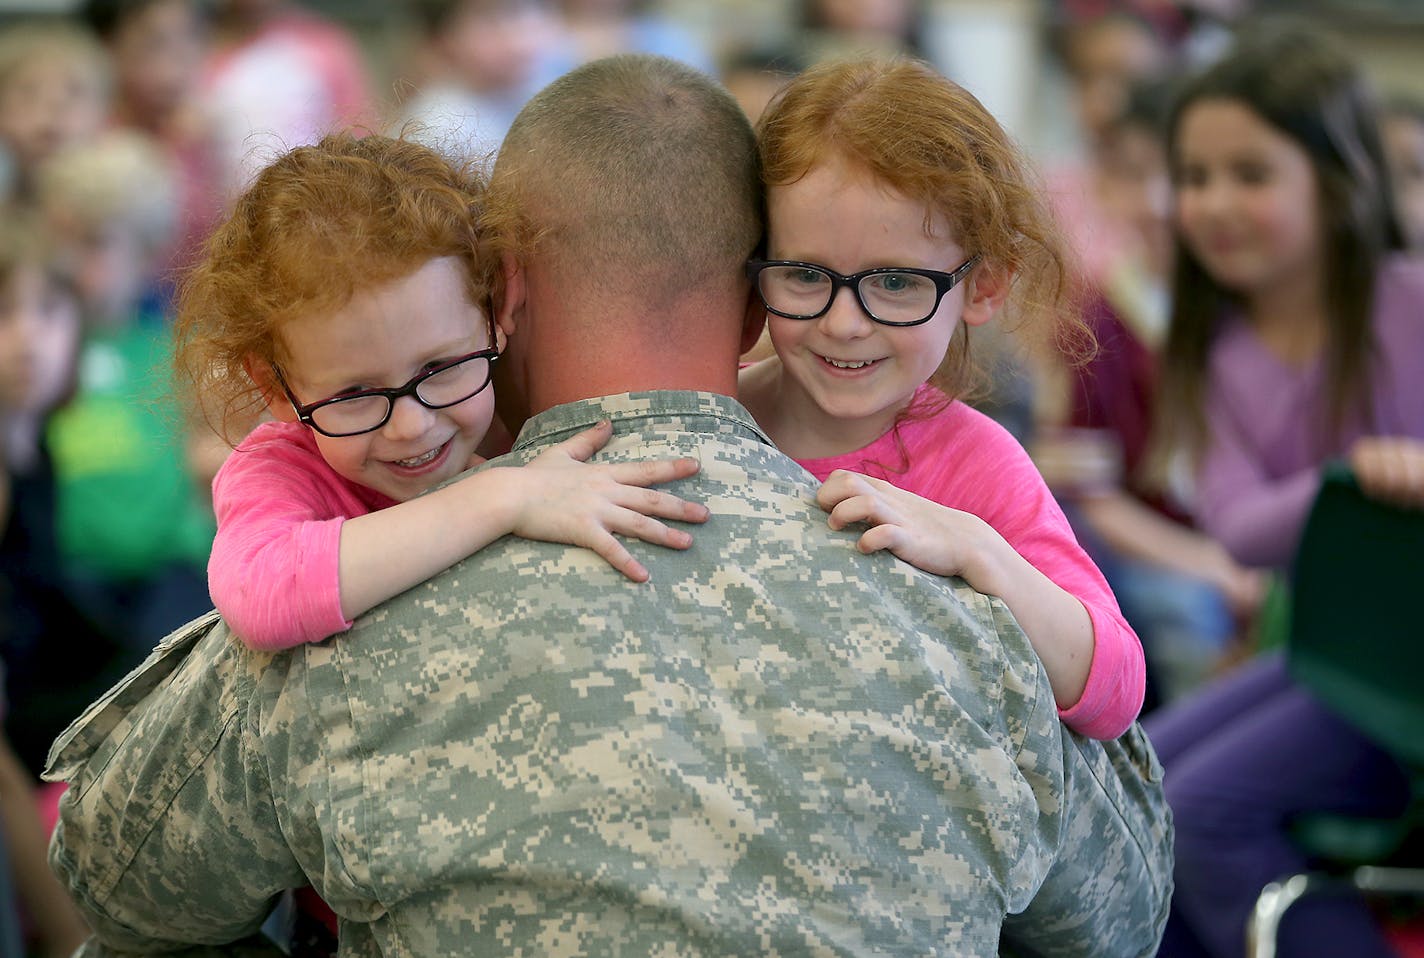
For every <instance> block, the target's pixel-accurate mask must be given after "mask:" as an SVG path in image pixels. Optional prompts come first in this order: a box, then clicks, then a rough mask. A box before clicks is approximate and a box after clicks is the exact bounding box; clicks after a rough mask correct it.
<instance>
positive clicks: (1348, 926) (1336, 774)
mask: <svg viewBox="0 0 1424 958" xmlns="http://www.w3.org/2000/svg"><path fill="white" fill-rule="evenodd" d="M1376 117H1377V106H1376V103H1375V101H1374V98H1373V95H1372V93H1371V91H1370V89H1369V88H1368V86H1367V84H1366V82H1365V80H1364V78H1363V74H1362V73H1361V71H1360V70H1359V68H1358V67H1357V65H1356V64H1355V63H1353V62H1352V61H1351V60H1350V59H1349V58H1348V57H1347V56H1346V55H1344V54H1343V53H1342V52H1340V51H1339V50H1337V49H1336V48H1335V47H1334V46H1333V45H1331V44H1330V43H1328V42H1326V41H1325V40H1324V39H1323V38H1322V37H1320V36H1318V35H1316V34H1313V33H1310V32H1306V31H1303V30H1300V29H1294V28H1285V27H1282V28H1276V29H1270V30H1264V31H1262V32H1261V33H1260V34H1258V35H1254V36H1251V37H1247V38H1245V39H1243V40H1242V41H1241V43H1240V44H1239V45H1238V47H1236V48H1235V49H1234V50H1233V51H1232V52H1230V53H1228V54H1227V55H1226V57H1225V58H1224V59H1222V60H1221V61H1220V62H1218V63H1217V64H1215V65H1214V66H1212V67H1210V68H1209V69H1207V71H1206V72H1204V73H1203V74H1201V75H1200V76H1198V77H1196V78H1195V79H1194V80H1192V81H1191V82H1190V83H1189V84H1188V85H1187V86H1186V87H1185V88H1184V90H1183V91H1182V94H1181V96H1180V97H1179V98H1178V100H1177V101H1176V105H1175V107H1174V109H1173V112H1172V116H1171V121H1170V124H1169V128H1168V129H1169V137H1168V144H1169V156H1170V160H1171V166H1172V173H1173V180H1174V182H1175V187H1176V201H1175V212H1176V224H1177V231H1178V236H1179V239H1180V244H1179V251H1178V254H1177V262H1176V275H1175V282H1174V298H1173V309H1172V318H1171V326H1170V330H1169V333H1168V339H1167V345H1166V351H1165V354H1164V368H1163V382H1162V397H1163V398H1162V402H1161V404H1160V405H1159V412H1160V413H1161V415H1162V423H1163V426H1164V433H1163V434H1162V435H1161V437H1160V438H1162V439H1163V440H1164V441H1166V442H1168V443H1169V448H1180V449H1185V450H1186V451H1187V453H1188V455H1189V456H1190V457H1191V460H1192V462H1193V463H1194V464H1195V467H1196V475H1197V479H1198V490H1197V500H1196V508H1197V513H1198V516H1199V519H1200V521H1201V524H1202V526H1203V528H1205V529H1206V531H1207V532H1208V533H1210V534H1212V535H1213V536H1214V537H1216V538H1217V539H1218V540H1219V541H1221V542H1222V543H1223V544H1225V545H1226V547H1227V549H1228V550H1230V551H1231V552H1232V554H1233V555H1234V556H1235V558H1236V559H1237V561H1239V562H1243V563H1249V564H1255V565H1263V566H1271V567H1275V568H1278V569H1280V568H1284V567H1286V566H1287V565H1288V563H1289V562H1290V560H1291V558H1292V556H1293V554H1294V551H1295V549H1296V544H1297V542H1298V540H1299V536H1300V532H1301V527H1302V525H1303V523H1304V521H1305V518H1306V514H1307V512H1308V510H1309V508H1310V504H1311V502H1312V500H1313V498H1314V496H1315V494H1316V491H1317V489H1318V487H1319V485H1320V478H1321V469H1322V466H1323V465H1324V463H1325V462H1326V461H1327V460H1329V459H1333V458H1343V459H1345V460H1346V461H1347V462H1349V464H1350V465H1351V466H1352V467H1353V469H1354V471H1355V474H1356V476H1357V478H1358V480H1359V483H1360V486H1361V488H1362V489H1363V490H1364V491H1365V492H1366V494H1368V495H1372V496H1376V497H1379V498H1381V499H1385V500H1388V501H1391V502H1396V503H1400V504H1403V505H1406V506H1413V507H1416V508H1424V314H1421V313H1420V311H1419V304H1420V303H1421V302H1424V263H1421V262H1419V261H1418V260H1410V259H1409V258H1407V257H1404V256H1401V255H1399V253H1398V250H1399V249H1400V248H1401V247H1402V245H1403V235H1402V233H1401V230H1400V228H1399V223H1398V220H1397V218H1396V216H1395V214H1394V208H1393V203H1392V197H1391V195H1390V178H1389V171H1388V169H1387V166H1386V163H1385V159H1384V150H1383V146H1382V144H1381V137H1380V133H1379V129H1378V124H1377V119H1376ZM1341 598H1342V601H1347V598H1346V597H1344V596H1342V597H1341ZM1360 621H1361V628H1368V609H1362V610H1361V620H1360ZM1342 638H1343V637H1342ZM1148 728H1149V731H1150V732H1151V734H1152V738H1153V741H1154V743H1155V744H1156V746H1157V749H1158V753H1159V754H1160V756H1161V758H1162V761H1163V764H1164V765H1165V767H1166V770H1167V772H1166V789H1167V797H1168V801H1169V803H1170V804H1171V806H1172V809H1173V811H1174V813H1175V818H1176V825H1177V845H1176V848H1177V867H1176V894H1175V896H1174V899H1173V915H1172V920H1171V922H1170V923H1169V931H1168V937H1167V941H1166V942H1164V945H1163V948H1162V951H1161V954H1162V955H1163V956H1165V958H1174V956H1182V955H1212V956H1218V958H1225V956H1239V955H1241V954H1242V950H1243V941H1244V934H1245V928H1246V922H1247V916H1248V915H1249V913H1250V911H1251V908H1252V905H1253V903H1254V902H1255V899H1256V896H1257V895H1258V894H1259V893H1260V891H1261V888H1262V887H1263V886H1264V885H1265V884H1266V883H1267V882H1269V881H1272V880H1274V879H1276V878H1279V877H1280V876H1282V875H1287V874H1292V873H1294V872H1298V871H1301V870H1303V869H1304V867H1305V865H1306V862H1305V860H1304V856H1303V855H1302V853H1301V852H1300V851H1298V850H1297V849H1296V847H1295V846H1294V845H1293V844H1292V842H1291V840H1290V836H1289V834H1288V830H1287V825H1288V824H1289V822H1290V821H1291V820H1292V819H1293V818H1294V817H1295V816H1297V815H1300V814H1304V813H1310V812H1327V813H1334V814H1345V815H1357V816H1365V817H1389V816H1392V815H1396V814H1398V813H1399V812H1400V811H1401V810H1402V809H1403V808H1404V807H1405V805H1406V803H1407V802H1408V800H1409V794H1410V789H1409V783H1408V780H1407V778H1406V776H1405V774H1404V772H1403V770H1402V769H1401V768H1400V767H1399V765H1398V764H1397V763H1396V762H1395V761H1394V760H1393V759H1392V758H1391V757H1390V756H1389V755H1387V754H1386V753H1384V752H1382V751H1381V750H1380V749H1379V748H1377V747H1376V746H1375V745H1373V744H1372V743H1371V742H1370V741H1369V740H1368V739H1367V738H1365V737H1364V736H1363V735H1362V734H1360V733H1359V732H1357V731H1355V730H1354V729H1353V728H1352V727H1351V726H1349V725H1347V724H1346V723H1345V722H1344V721H1342V720H1341V719H1338V718H1336V717H1335V716H1334V715H1333V713H1331V712H1329V711H1328V710H1327V709H1325V708H1324V707H1323V706H1321V705H1320V704H1318V702H1317V701H1316V700H1315V699H1314V698H1313V697H1312V696H1311V695H1310V694H1309V693H1307V692H1306V691H1305V690H1303V689H1302V688H1301V687H1299V686H1298V685H1296V684H1295V683H1294V682H1293V681H1292V680H1291V679H1290V678H1289V677H1288V675H1287V674H1286V670H1285V667H1284V664H1283V661H1282V658H1281V657H1280V656H1279V655H1278V654H1269V655H1264V656H1261V657H1259V658H1257V659H1255V660H1253V661H1252V662H1250V663H1248V664H1246V665H1243V666H1241V667H1239V668H1238V669H1237V670H1235V671H1234V672H1233V673H1231V674H1230V675H1228V676H1227V677H1226V678H1225V679H1221V680H1218V681H1217V682H1216V683H1215V684H1213V685H1212V686H1210V687H1208V688H1206V689H1204V690H1202V691H1201V692H1200V693H1198V694H1197V695H1195V696H1193V697H1191V698H1189V699H1187V700H1185V701H1184V702H1182V703H1180V704H1179V705H1176V706H1174V707H1171V708H1168V709H1166V710H1163V711H1162V712H1159V713H1158V714H1157V715H1156V716H1153V717H1152V718H1150V719H1149V721H1148ZM1279 947H1280V950H1281V953H1282V954H1330V955H1344V954H1348V955H1352V956H1361V958H1365V956H1368V958H1374V956H1379V958H1386V956H1390V955H1392V951H1391V949H1390V947H1389V946H1388V944H1387V943H1386V942H1385V940H1384V938H1383V937H1382V935H1381V933H1380V932H1379V930H1378V928H1377V927H1376V925H1375V922H1374V921H1373V920H1372V917H1371V915H1370V913H1369V912H1368V910H1367V909H1366V908H1365V906H1364V904H1363V903H1362V902H1361V901H1360V900H1359V899H1358V898H1357V897H1354V896H1348V895H1320V896H1311V897H1310V898H1307V899H1306V900H1304V901H1302V902H1300V903H1299V904H1297V905H1296V906H1295V907H1293V908H1292V910H1291V918H1290V920H1289V921H1288V922H1286V923H1285V924H1284V925H1283V926H1282V928H1281V936H1280V946H1279Z"/></svg>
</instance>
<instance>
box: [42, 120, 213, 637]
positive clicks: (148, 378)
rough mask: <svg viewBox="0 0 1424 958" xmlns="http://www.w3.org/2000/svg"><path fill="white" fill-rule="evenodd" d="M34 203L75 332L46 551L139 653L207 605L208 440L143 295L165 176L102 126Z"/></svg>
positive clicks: (140, 145) (57, 435)
mask: <svg viewBox="0 0 1424 958" xmlns="http://www.w3.org/2000/svg"><path fill="white" fill-rule="evenodd" d="M36 199H37V204H38V207H39V209H40V210H41V212H42V215H43V218H44V221H45V226H46V229H47V230H49V231H50V233H51V235H52V236H53V237H54V240H55V242H56V244H57V246H58V248H59V250H60V252H61V254H62V255H63V256H64V257H65V259H66V262H67V268H68V269H69V271H70V274H71V276H72V278H73V283H74V288H75V290H76V292H77V293H78V294H79V301H80V308H81V311H82V313H83V317H84V323H85V331H84V343H83V346H82V348H81V351H80V358H79V375H78V386H77V390H76V394H75V397H74V399H73V401H71V402H70V403H68V404H67V405H66V406H65V407H64V408H63V409H61V410H59V411H58V412H57V413H56V414H55V415H54V417H53V418H52V419H51V421H50V424H49V432H48V439H49V443H50V449H51V451H52V453H53V455H54V465H55V475H56V478H57V480H58V528H59V543H60V548H61V550H62V554H63V556H64V558H65V560H66V561H67V562H68V563H70V565H71V568H72V570H73V572H74V574H75V576H76V578H77V579H78V580H79V582H78V583H77V584H78V586H79V588H80V589H81V591H82V596H83V598H84V601H85V602H86V603H87V604H88V605H89V606H90V608H91V611H92V614H93V615H94V616H95V617H96V618H98V619H99V620H101V621H105V622H109V623H112V624H114V626H115V627H116V628H117V629H118V630H119V631H120V632H121V634H123V635H124V637H125V639H126V641H127V642H129V643H130V646H131V648H132V650H133V652H134V653H135V654H136V655H138V656H139V657H140V658H141V657H142V655H143V654H147V652H148V650H149V649H150V648H151V647H152V645H153V643H154V642H155V641H156V640H157V639H158V638H160V637H162V636H163V635H165V634H166V633H167V632H168V631H169V630H171V629H173V628H176V627H177V626H179V625H181V624H182V623H184V622H186V621H188V620H189V619H191V618H192V617H193V616H195V615H198V614H200V613H201V612H203V611H205V610H206V609H207V608H209V607H210V604H209V602H208V598H207V588H206V582H205V577H204V575H203V569H204V566H205V565H206V562H207V556H208V549H209V548H210V546H211V543H212V535H213V518H212V511H211V507H210V506H209V504H208V501H207V492H206V486H207V483H208V481H209V479H210V475H202V474H200V473H199V472H197V471H196V469H195V466H194V465H193V463H195V462H196V461H197V460H198V459H199V458H201V457H200V456H199V455H198V453H199V450H200V449H202V448H205V447H206V446H208V445H212V444H214V443H213V442H212V440H211V438H210V437H208V436H206V435H204V434H202V433H198V432H195V431H194V430H192V429H191V428H190V426H189V424H188V423H186V422H185V421H184V420H183V417H182V415H181V412H180V410H179V409H178V407H177V405H176V404H175V403H174V401H173V395H172V388H171V383H170V381H169V378H168V376H167V375H166V372H167V370H168V369H169V367H170V364H171V362H172V351H171V350H172V337H171V334H170V330H169V325H168V323H169V320H168V317H167V315H166V314H165V313H164V312H163V311H162V310H161V309H157V308H155V307H154V305H153V298H152V296H151V292H152V290H153V288H154V283H155V282H156V280H157V277H158V275H159V272H160V271H161V270H162V268H163V266H164V265H165V264H164V258H165V256H166V254H167V251H168V250H169V249H170V244H171V243H172V240H173V236H174V229H175V222H176V211H177V189H176V183H175V179H174V174H173V170H172V167H171V166H170V164H169V163H168V160H167V157H166V156H165V155H164V153H163V151H162V150H161V149H160V148H159V147H158V146H157V144H155V143H154V142H153V141H152V140H151V139H150V138H148V137H146V136H144V135H143V134H140V133H137V132H133V131H125V130H110V131H108V132H106V133H104V134H103V135H102V136H101V137H98V138H96V139H95V140H93V141H92V142H88V143H81V144H76V145H73V146H71V147H69V148H67V149H65V150H63V151H61V152H60V153H57V154H56V155H55V156H54V157H52V158H51V159H50V160H49V161H47V162H46V163H45V164H44V166H43V167H42V168H41V169H40V171H39V175H38V177H37V183H36ZM135 661H137V660H135Z"/></svg>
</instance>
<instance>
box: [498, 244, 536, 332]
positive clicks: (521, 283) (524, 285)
mask: <svg viewBox="0 0 1424 958" xmlns="http://www.w3.org/2000/svg"><path fill="white" fill-rule="evenodd" d="M500 269H501V270H502V271H503V273H504V289H503V290H501V292H500V295H499V299H498V301H497V302H496V303H495V304H494V311H495V312H494V322H495V327H496V332H495V336H496V338H497V339H499V342H498V343H497V345H498V346H499V348H500V350H501V351H503V350H504V346H505V343H506V342H507V341H508V339H509V337H510V336H513V335H514V330H515V329H516V328H517V327H518V325H519V317H520V316H521V315H523V313H524V304H525V302H526V301H527V299H528V297H529V284H528V280H527V278H526V276H525V273H524V265H523V264H522V263H520V262H519V260H518V259H516V258H515V257H514V256H513V254H511V253H505V254H504V255H503V256H502V257H501V258H500Z"/></svg>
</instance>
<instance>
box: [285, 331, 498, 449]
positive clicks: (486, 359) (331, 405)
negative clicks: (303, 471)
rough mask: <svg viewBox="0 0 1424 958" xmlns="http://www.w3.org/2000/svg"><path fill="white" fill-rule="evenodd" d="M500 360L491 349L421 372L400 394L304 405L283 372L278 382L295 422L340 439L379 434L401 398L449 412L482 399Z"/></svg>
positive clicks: (379, 392)
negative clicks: (468, 401)
mask: <svg viewBox="0 0 1424 958" xmlns="http://www.w3.org/2000/svg"><path fill="white" fill-rule="evenodd" d="M498 358H499V350H498V349H496V348H495V347H493V346H489V347H486V348H485V349H477V350H475V351H474V352H472V353H466V354H465V355H463V356H457V357H455V358H454V359H451V360H449V361H447V362H443V363H440V364H438V365H435V366H431V367H430V368H429V369H424V370H421V371H420V372H419V373H417V374H416V375H415V376H413V377H411V379H410V381H409V382H407V383H406V384H405V385H404V386H400V387H398V388H396V389H360V390H356V391H355V392H349V393H341V394H340V395H336V396H332V397H331V398H329V399H323V400H320V401H319V402H313V403H305V404H303V403H301V402H298V401H297V397H296V396H293V395H292V390H291V389H290V388H289V387H288V386H287V381H286V380H285V379H283V378H282V373H281V371H280V370H279V371H277V381H278V382H280V383H281V384H282V390H283V391H284V392H285V393H286V394H287V399H288V401H289V402H291V404H292V409H293V410H295V411H296V414H297V419H299V420H301V421H302V422H304V423H306V424H307V425H308V426H310V427H311V428H313V429H315V430H316V431H317V432H319V433H321V434H322V435H323V436H329V437H331V438H332V439H341V438H344V437H346V436H359V435H360V434H361V433H364V432H374V431H375V430H377V429H380V428H381V427H382V426H384V425H385V424H386V423H387V422H389V421H390V418H391V412H392V411H393V410H394V409H395V405H396V400H397V399H400V398H401V397H402V396H410V397H412V398H413V399H414V400H415V401H416V402H418V403H420V404H421V405H422V406H424V407H425V408H426V409H445V408H447V407H449V406H455V405H458V404H460V403H462V402H464V401H465V400H466V399H471V398H473V397H475V396H477V395H479V394H480V393H481V392H483V391H484V390H485V387H487V386H488V385H489V384H490V375H491V372H492V370H493V367H494V361H495V360H496V359H498Z"/></svg>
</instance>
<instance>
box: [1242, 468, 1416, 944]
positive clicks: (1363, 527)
mask: <svg viewBox="0 0 1424 958" xmlns="http://www.w3.org/2000/svg"><path fill="white" fill-rule="evenodd" d="M1290 595H1291V609H1290V629H1289V637H1288V639H1287V642H1286V663H1287V667H1288V669H1289V670H1290V672H1291V674H1292V675H1293V676H1294V677H1295V679H1296V680H1297V681H1298V682H1300V684H1301V685H1303V686H1305V687H1306V688H1308V689H1310V690H1311V691H1312V692H1313V693H1314V694H1315V695H1316V696H1317V697H1318V698H1319V699H1320V700H1321V701H1322V702H1323V703H1324V704H1325V705H1327V706H1328V707H1329V708H1331V709H1333V710H1334V711H1335V712H1336V713H1338V714H1339V715H1340V716H1341V717H1342V718H1344V719H1345V720H1346V721H1348V722H1350V723H1352V724H1353V725H1355V726H1356V727H1357V728H1359V729H1360V730H1361V731H1362V732H1364V733H1365V735H1367V736H1368V737H1369V738H1370V739H1371V740H1373V741H1374V742H1376V743H1377V744H1378V745H1379V746H1380V747H1381V748H1383V749H1384V750H1386V751H1387V752H1389V753H1390V754H1392V755H1394V756H1396V757H1397V758H1398V759H1399V760H1400V762H1401V763H1402V764H1403V765H1404V766H1405V767H1406V768H1407V769H1409V770H1410V771H1411V773H1412V777H1413V780H1414V785H1415V789H1414V794H1415V800H1414V802H1413V803H1412V805H1411V807H1410V808H1409V809H1408V811H1407V812H1406V813H1405V814H1404V815H1403V816H1401V817H1400V818H1398V819H1385V820H1381V819H1351V818H1343V817H1338V816H1327V815H1319V816H1311V817H1309V818H1307V819H1303V820H1301V821H1299V822H1297V823H1296V828H1295V835H1294V837H1295V838H1296V840H1297V841H1298V842H1299V843H1300V844H1301V845H1302V847H1304V848H1305V849H1306V850H1307V852H1308V853H1309V854H1310V855H1311V857H1312V858H1315V859H1319V860H1323V861H1328V862H1331V863H1332V864H1333V865H1334V866H1335V867H1333V868H1328V869H1327V868H1322V869H1320V870H1317V871H1311V872H1306V873H1302V874H1299V875H1292V876H1289V877H1288V878H1285V879H1282V880H1281V881H1278V882H1273V883H1271V884H1270V885H1267V886H1266V888H1265V889H1263V890H1262V892H1261V897H1260V898H1259V899H1258V900H1257V903H1256V910H1255V913H1254V915H1253V918H1252V922H1251V929H1250V931H1249V933H1248V934H1249V938H1250V941H1249V945H1250V950H1249V954H1251V955H1252V956H1254V958H1274V956H1275V935H1276V929H1277V927H1278V926H1279V924H1280V921H1281V918H1282V917H1283V916H1284V914H1285V912H1286V910H1287V909H1288V908H1290V906H1291V905H1293V904H1294V903H1295V902H1296V901H1298V900H1299V899H1300V898H1302V897H1304V896H1305V895H1308V894H1314V893H1317V892H1323V893H1332V892H1339V891H1342V890H1344V891H1351V892H1360V893H1365V894H1385V895H1401V894H1407V895H1424V859H1421V858H1420V857H1419V856H1418V853H1417V848H1416V847H1415V846H1416V845H1417V844H1418V839H1419V836H1420V834H1421V825H1424V510H1406V509H1401V508H1396V507H1393V506H1389V505H1386V504H1383V503H1380V502H1377V501H1375V500H1372V499H1369V498H1368V497H1366V496H1365V495H1364V494H1363V493H1362V492H1361V491H1360V488H1359V486H1358V484H1357V483H1356V482H1355V479H1354V476H1353V475H1352V474H1351V473H1350V471H1349V470H1348V469H1347V468H1345V467H1343V466H1338V465H1337V466H1332V467H1330V468H1329V469H1327V470H1326V473H1325V476H1324V479H1323V481H1322V484H1321V488H1320V493H1319V495H1318V496H1317V498H1316V501H1315V504H1314V506H1313V507H1312V509H1311V513H1310V517H1309V519H1308V520H1307V522H1306V526H1305V530H1304V532H1303V534H1302V537H1301V542H1300V548H1299V551H1298V553H1297V555H1296V562H1295V570H1294V576H1293V581H1292V585H1291V590H1290Z"/></svg>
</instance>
